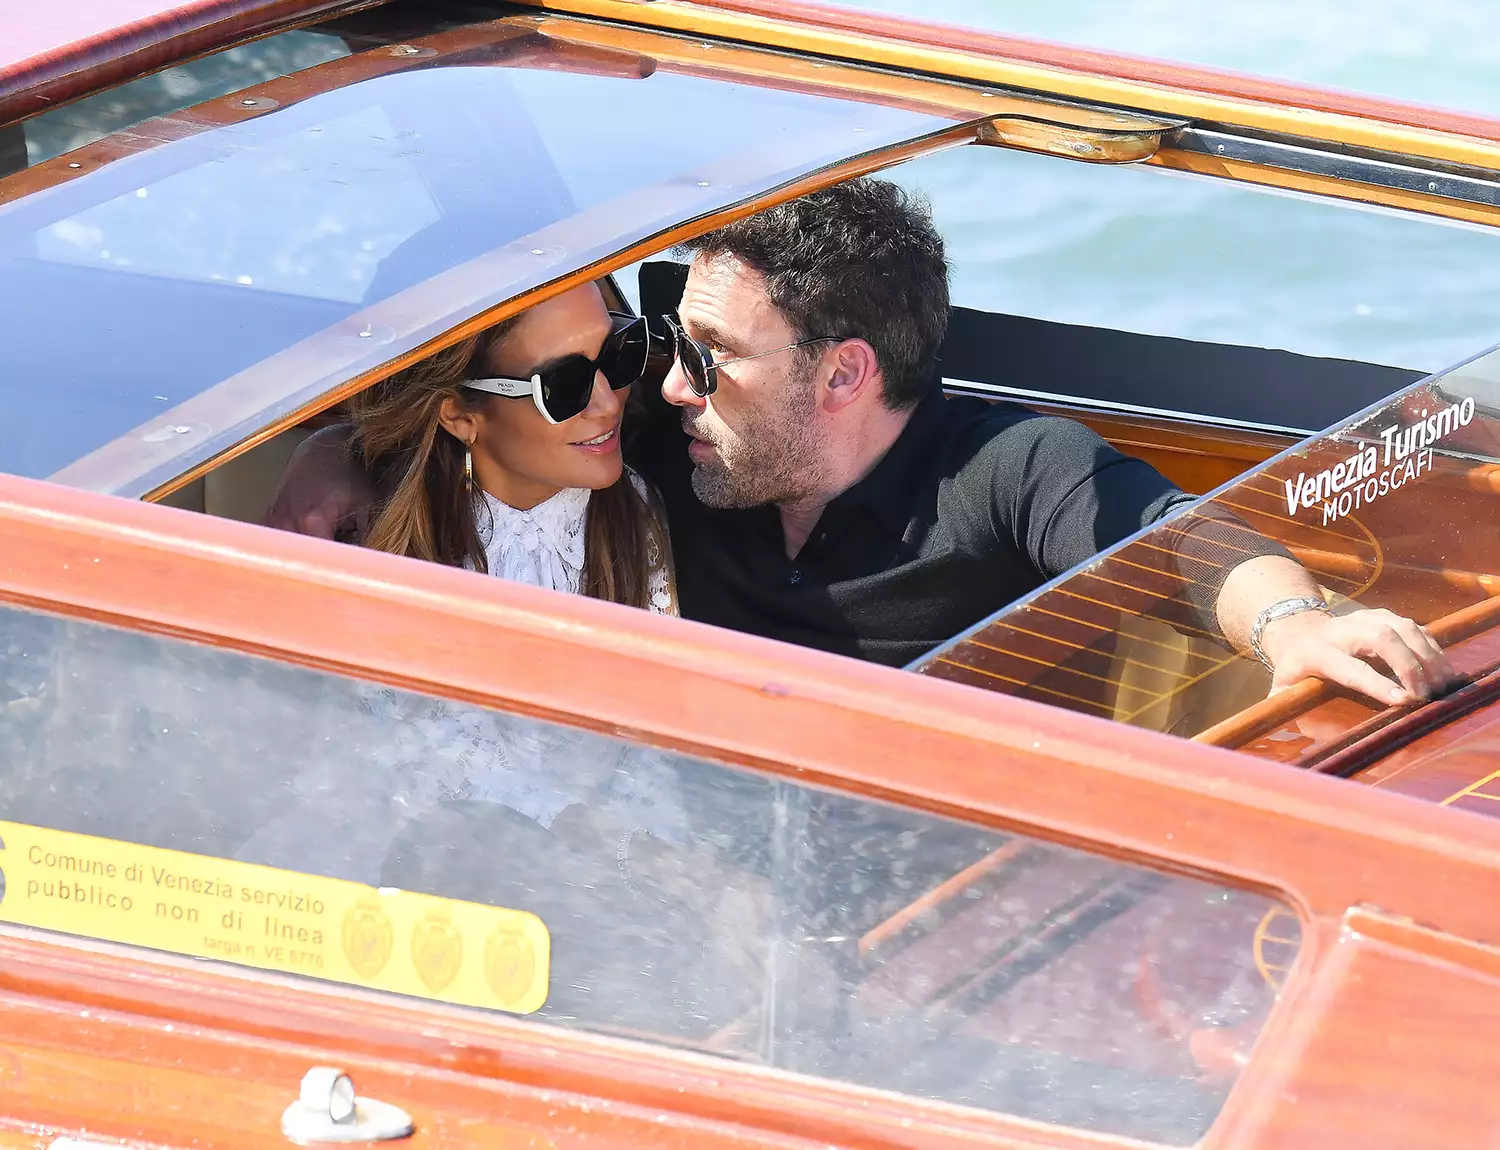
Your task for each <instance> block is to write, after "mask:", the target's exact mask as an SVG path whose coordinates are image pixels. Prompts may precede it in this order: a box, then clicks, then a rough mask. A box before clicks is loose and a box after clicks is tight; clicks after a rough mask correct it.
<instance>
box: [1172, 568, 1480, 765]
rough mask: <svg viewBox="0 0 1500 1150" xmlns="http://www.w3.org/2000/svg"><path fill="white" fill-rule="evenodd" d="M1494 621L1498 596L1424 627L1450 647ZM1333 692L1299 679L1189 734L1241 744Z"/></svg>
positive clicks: (1320, 683)
mask: <svg viewBox="0 0 1500 1150" xmlns="http://www.w3.org/2000/svg"><path fill="white" fill-rule="evenodd" d="M1497 623H1500V597H1495V598H1491V599H1485V600H1483V601H1481V602H1479V603H1473V604H1470V605H1469V606H1468V607H1462V608H1460V609H1459V610H1457V611H1454V612H1452V613H1450V614H1448V615H1444V616H1443V617H1442V618H1440V619H1434V620H1433V621H1432V622H1431V623H1428V624H1427V630H1428V632H1429V633H1430V634H1431V635H1432V637H1433V639H1434V640H1435V641H1436V642H1437V644H1438V645H1439V646H1441V647H1451V646H1453V645H1454V644H1455V643H1460V642H1462V641H1463V640H1465V639H1468V638H1471V637H1473V636H1474V635H1477V634H1479V632H1481V631H1487V630H1489V629H1490V628H1491V627H1493V626H1495V625H1496V624H1497ZM1333 693H1334V688H1333V687H1332V686H1330V685H1329V684H1328V683H1325V682H1324V681H1323V680H1322V679H1311V678H1310V679H1303V680H1302V681H1301V682H1299V683H1296V684H1294V685H1292V686H1290V687H1288V688H1287V689H1286V690H1284V691H1278V692H1276V694H1274V695H1272V696H1270V697H1269V698H1266V699H1262V700H1261V701H1260V702H1258V703H1253V704H1252V705H1250V706H1248V707H1246V708H1245V709H1244V710H1243V711H1240V712H1239V713H1238V714H1235V715H1231V716H1229V718H1227V719H1225V720H1223V721H1222V722H1219V723H1215V724H1214V725H1213V726H1211V727H1209V728H1208V729H1207V730H1204V731H1200V732H1199V733H1198V734H1196V735H1194V736H1193V742H1195V743H1208V744H1209V745H1211V746H1215V747H1229V748H1233V747H1241V746H1244V745H1245V744H1246V743H1248V742H1249V741H1250V740H1251V739H1255V738H1259V737H1260V736H1261V735H1263V734H1265V733H1266V732H1267V731H1271V730H1274V729H1275V728H1277V727H1279V726H1281V725H1282V724H1283V723H1285V722H1287V721H1289V720H1291V719H1292V718H1295V717H1296V716H1297V715H1299V714H1302V713H1303V712H1305V711H1308V710H1311V709H1312V708H1313V707H1315V706H1317V705H1318V704H1319V703H1321V702H1324V701H1325V700H1327V699H1329V698H1331V697H1332V695H1333Z"/></svg>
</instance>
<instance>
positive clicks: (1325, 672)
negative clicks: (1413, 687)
mask: <svg viewBox="0 0 1500 1150" xmlns="http://www.w3.org/2000/svg"><path fill="white" fill-rule="evenodd" d="M1412 662H1413V663H1415V662H1416V660H1415V659H1413V660H1412ZM1311 673H1312V674H1315V675H1317V676H1318V678H1320V679H1326V680H1327V681H1328V682H1330V683H1337V684H1338V685H1339V686H1340V687H1348V688H1349V690H1351V691H1357V692H1359V693H1360V694H1361V695H1364V696H1366V697H1367V698H1371V699H1376V700H1378V701H1380V702H1382V703H1387V704H1390V705H1391V706H1401V705H1402V704H1403V703H1410V702H1412V701H1413V700H1414V696H1413V695H1412V694H1411V693H1410V692H1409V691H1408V689H1407V688H1406V687H1403V686H1402V685H1400V684H1399V683H1393V682H1391V681H1390V680H1389V679H1387V678H1386V677H1385V676H1384V675H1382V674H1381V673H1380V672H1379V671H1377V670H1376V669H1375V668H1374V667H1372V666H1370V664H1368V663H1366V662H1365V661H1364V660H1363V659H1356V658H1355V657H1354V656H1353V655H1346V654H1344V652H1342V651H1339V650H1337V649H1334V648H1329V649H1328V650H1327V651H1325V652H1323V658H1322V659H1321V660H1320V661H1319V665H1318V666H1317V667H1315V668H1311Z"/></svg>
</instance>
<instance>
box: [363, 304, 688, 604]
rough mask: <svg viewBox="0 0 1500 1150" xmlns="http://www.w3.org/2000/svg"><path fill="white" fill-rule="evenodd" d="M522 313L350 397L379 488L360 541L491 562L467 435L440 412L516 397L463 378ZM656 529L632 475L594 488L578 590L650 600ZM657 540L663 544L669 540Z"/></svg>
mask: <svg viewBox="0 0 1500 1150" xmlns="http://www.w3.org/2000/svg"><path fill="white" fill-rule="evenodd" d="M517 319H519V317H517ZM516 322H517V320H516V319H512V320H507V321H506V322H505V323H502V324H500V325H498V326H497V327H493V328H490V329H489V330H488V331H484V332H480V333H479V334H478V335H474V336H470V337H469V338H468V339H465V340H462V341H460V342H459V343H456V344H454V345H453V346H452V347H450V348H446V349H445V350H443V351H440V352H437V353H436V354H434V355H431V356H428V357H427V358H426V359H424V360H421V361H420V362H418V363H415V364H413V365H412V366H411V367H408V368H406V369H404V370H403V371H398V372H397V373H396V374H395V375H393V376H391V377H390V378H388V379H385V380H382V381H381V382H380V383H377V384H375V385H374V386H373V387H371V388H368V389H367V390H365V391H363V392H361V393H360V394H359V395H357V396H355V397H354V399H353V400H352V401H351V402H350V409H351V414H352V415H353V418H354V426H355V432H354V436H353V439H352V440H351V444H350V446H351V450H353V451H355V452H356V453H357V454H358V456H359V457H360V459H361V460H362V461H363V463H364V465H365V467H366V469H367V470H368V471H369V473H370V475H371V477H372V479H373V480H374V483H375V490H376V491H377V492H379V493H380V496H381V501H380V504H379V505H378V506H377V507H376V509H375V511H374V513H373V514H372V516H371V523H370V528H369V531H368V532H367V533H366V535H365V538H364V539H362V540H361V541H360V542H362V543H363V544H364V545H365V546H366V547H373V548H375V549H376V550H379V551H391V552H394V553H395V554H397V555H408V556H411V557H412V558H414V559H426V560H428V561H429V562H433V563H443V564H446V565H447V566H450V567H462V566H464V565H465V564H466V563H467V564H468V565H470V566H472V567H473V568H474V569H475V570H476V571H481V572H484V571H488V567H489V565H488V563H487V562H486V560H485V555H484V545H483V544H482V543H481V542H480V538H479V531H478V528H477V527H476V526H475V523H474V501H473V497H472V496H471V495H470V493H469V490H468V487H467V485H466V484H465V482H464V445H463V444H462V443H460V442H459V441H458V440H457V439H455V438H454V437H453V436H452V435H451V434H449V433H448V432H447V431H446V430H445V429H444V428H443V426H442V424H441V423H440V422H439V421H438V412H439V410H440V409H441V407H442V404H443V401H444V400H445V399H454V400H457V402H459V403H461V404H463V405H464V406H465V407H466V408H469V409H471V410H474V409H478V408H482V407H483V406H484V405H485V404H487V403H490V402H494V403H507V402H510V401H509V400H506V399H503V398H501V397H499V396H487V395H482V394H478V393H475V392H472V391H470V390H468V389H466V388H464V387H463V386H461V385H462V382H463V381H464V380H466V379H473V378H475V375H476V374H480V375H482V374H484V372H482V371H477V369H478V368H480V367H481V366H482V363H483V361H484V360H486V359H488V358H489V353H490V352H491V351H492V349H493V347H494V345H495V342H496V341H497V340H500V339H503V338H504V337H505V333H506V332H507V331H508V330H509V329H510V328H511V327H513V326H514V324H515V323H516ZM657 530H658V528H657V526H656V523H655V521H654V519H653V517H652V515H651V513H650V511H649V509H648V508H647V506H646V503H645V501H644V500H643V499H642V498H641V497H640V496H639V495H638V494H637V493H636V491H635V488H634V487H633V486H632V485H631V483H630V480H629V479H628V478H627V477H626V476H624V475H621V477H620V479H619V481H618V482H616V483H615V484H614V485H612V486H610V487H606V488H603V489H602V490H599V491H595V492H594V493H593V494H592V495H591V496H590V497H589V510H588V525H587V528H586V532H585V535H584V559H583V578H582V586H581V587H580V590H581V591H582V592H583V593H584V594H585V595H591V596H593V597H594V598H596V599H607V600H609V601H610V602H612V603H624V604H626V605H628V606H631V607H645V606H647V600H648V597H649V591H648V579H647V564H648V555H649V554H650V547H651V543H652V538H653V534H654V533H655V532H656V531H657ZM656 543H657V545H658V547H664V546H665V543H666V541H665V540H663V539H657V540H656Z"/></svg>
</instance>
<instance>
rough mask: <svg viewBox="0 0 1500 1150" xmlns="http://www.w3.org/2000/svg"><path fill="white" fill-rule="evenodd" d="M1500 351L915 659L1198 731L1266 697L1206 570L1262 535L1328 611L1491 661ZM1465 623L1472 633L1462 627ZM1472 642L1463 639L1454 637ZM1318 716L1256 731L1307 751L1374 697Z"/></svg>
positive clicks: (1276, 752) (1219, 578)
mask: <svg viewBox="0 0 1500 1150" xmlns="http://www.w3.org/2000/svg"><path fill="white" fill-rule="evenodd" d="M1497 495H1500V351H1491V352H1488V353H1486V354H1484V355H1482V356H1479V357H1477V358H1475V359H1473V360H1470V361H1469V362H1467V363H1463V364H1460V365H1459V366H1457V367H1455V368H1452V369H1450V370H1448V371H1445V372H1440V373H1438V374H1436V375H1433V376H1430V377H1428V378H1427V379H1424V380H1422V381H1420V382H1418V383H1416V384H1413V385H1412V386H1411V387H1410V388H1408V389H1406V390H1404V391H1402V392H1400V393H1399V394H1397V395H1395V396H1393V397H1391V398H1390V399H1389V400H1387V401H1385V402H1383V403H1381V404H1379V405H1378V406H1376V407H1373V408H1371V409H1369V410H1367V411H1364V412H1361V413H1359V414H1358V415H1356V416H1354V417H1353V418H1352V419H1350V420H1348V421H1347V422H1345V423H1343V424H1342V425H1340V426H1339V427H1336V428H1334V429H1333V430H1331V431H1329V432H1327V433H1325V434H1323V435H1321V436H1317V437H1315V438H1313V439H1311V440H1308V441H1307V442H1306V443H1303V444H1300V445H1299V446H1297V447H1296V448H1293V449H1292V450H1290V451H1287V452H1285V453H1283V454H1282V455H1279V456H1277V457H1276V458H1275V459H1272V460H1270V461H1269V462H1268V463H1266V464H1264V465H1263V466H1261V467H1259V468H1256V469H1255V470H1253V471H1251V472H1249V473H1248V474H1246V475H1245V476H1244V477H1243V478H1241V479H1238V480H1236V481H1235V482H1234V483H1232V484H1230V485H1228V486H1227V487H1225V488H1222V489H1220V490H1219V491H1218V492H1215V493H1213V494H1212V495H1210V496H1208V497H1206V498H1205V499H1203V500H1201V501H1200V502H1198V503H1197V504H1193V505H1191V506H1189V507H1188V508H1187V509H1185V510H1184V511H1182V512H1181V513H1179V514H1177V515H1176V516H1173V517H1171V518H1169V519H1167V520H1164V521H1163V522H1161V523H1160V524H1158V525H1156V526H1154V527H1151V528H1148V529H1147V530H1146V531H1144V532H1142V533H1141V534H1139V535H1137V536H1135V537H1134V538H1132V539H1130V540H1127V541H1125V542H1124V543H1122V544H1120V545H1119V546H1117V547H1114V548H1111V549H1110V550H1109V551H1106V552H1105V553H1103V554H1102V555H1101V556H1100V557H1099V558H1097V559H1095V560H1093V561H1091V562H1089V563H1087V564H1084V565H1083V566H1080V567H1077V568H1075V569H1074V570H1073V571H1071V572H1069V573H1067V574H1065V575H1063V576H1061V577H1060V578H1058V579H1056V580H1054V581H1053V582H1051V583H1049V584H1047V585H1046V586H1045V587H1043V588H1041V589H1040V590H1038V591H1037V592H1036V593H1034V594H1032V595H1030V596H1028V597H1027V598H1025V599H1022V600H1020V601H1018V602H1017V603H1015V604H1012V605H1011V606H1010V607H1007V608H1006V609H1004V610H1002V611H1000V612H999V613H997V614H996V615H995V616H993V617H991V618H990V619H987V620H985V621H984V622H982V623H980V624H979V625H978V626H976V627H975V628H973V629H972V630H971V631H969V632H967V633H966V634H964V635H962V636H959V637H958V638H957V639H955V640H954V641H953V642H951V643H949V644H947V645H945V646H943V647H941V648H939V649H938V650H936V651H935V652H933V653H932V654H931V655H929V656H926V657H924V658H923V659H922V660H919V661H918V662H917V663H916V664H914V668H915V669H917V670H920V671H922V672H924V673H926V674H930V675H937V676H940V677H942V678H948V679H955V680H958V681H960V682H965V683H970V684H973V685H975V686H979V687H983V688H985V689H987V690H993V691H1000V692H1003V693H1006V694H1013V695H1020V696H1022V697H1025V698H1030V699H1036V700H1038V701H1041V702H1045V703H1049V704H1052V705H1054V706H1060V707H1066V708H1069V709H1072V710H1076V711H1080V712H1083V713H1085V714H1091V715H1097V716H1100V717H1103V718H1109V719H1114V720H1116V721H1119V722H1125V723H1130V724H1133V725H1136V726H1143V727H1149V728H1151V729H1154V730H1159V731H1167V732H1170V733H1173V734H1177V735H1183V736H1188V737H1191V736H1198V735H1203V734H1205V733H1206V732H1209V731H1211V729H1213V728H1215V726H1216V724H1220V723H1223V722H1225V721H1227V720H1230V719H1231V718H1232V717H1233V716H1235V715H1236V714H1238V713H1240V712H1241V711H1243V710H1244V709H1245V708H1246V707H1248V706H1250V705H1251V704H1252V703H1255V702H1257V701H1259V700H1261V699H1264V698H1265V697H1266V695H1267V692H1268V690H1269V687H1270V675H1269V673H1268V672H1267V671H1266V670H1265V669H1264V668H1263V667H1261V665H1260V664H1259V663H1258V662H1257V661H1256V660H1255V659H1254V658H1253V657H1251V656H1249V655H1247V654H1243V653H1238V652H1236V651H1234V650H1232V649H1231V648H1230V647H1229V646H1228V645H1227V644H1226V643H1225V641H1224V640H1223V638H1222V635H1221V634H1220V631H1219V626H1218V622H1217V618H1216V615H1215V604H1216V595H1217V588H1218V587H1219V586H1220V585H1221V584H1222V582H1223V580H1224V578H1225V577H1226V575H1227V573H1228V572H1230V571H1232V570H1233V569H1234V568H1235V567H1236V566H1237V565H1238V564H1239V563H1240V562H1243V561H1244V560H1245V559H1246V558H1247V557H1248V556H1251V555H1254V554H1262V553H1265V550H1266V547H1265V543H1266V541H1268V540H1269V541H1270V542H1271V543H1272V544H1274V545H1276V546H1278V547H1280V548H1284V549H1285V551H1286V552H1287V553H1288V554H1290V555H1291V556H1292V557H1293V558H1295V559H1297V560H1298V561H1300V562H1301V563H1302V564H1303V566H1305V567H1306V568H1307V569H1308V570H1309V571H1310V572H1311V573H1312V574H1313V575H1314V576H1315V577H1316V578H1317V580H1318V582H1319V585H1320V587H1321V589H1322V592H1323V596H1324V598H1325V600H1326V601H1327V603H1328V604H1329V605H1330V607H1331V608H1332V609H1333V610H1334V611H1335V612H1344V611H1352V610H1358V609H1360V608H1371V607H1380V608H1386V609H1389V610H1391V611H1393V612H1396V613H1397V614H1399V615H1403V616H1406V617H1408V618H1412V619H1415V620H1416V621H1417V622H1419V623H1421V624H1424V625H1426V626H1428V627H1429V629H1430V630H1432V631H1433V633H1434V635H1435V636H1437V637H1438V638H1439V639H1440V640H1441V641H1444V642H1446V643H1449V644H1450V648H1451V649H1450V656H1451V657H1452V658H1453V662H1454V665H1455V669H1456V670H1458V671H1459V672H1460V673H1461V674H1462V675H1465V676H1467V677H1469V678H1473V677H1475V676H1477V675H1480V674H1483V673H1486V672H1488V671H1490V670H1493V669H1494V668H1495V666H1496V665H1497V664H1496V661H1495V650H1494V644H1493V642H1492V641H1486V642H1479V641H1478V631H1479V630H1483V629H1487V628H1488V627H1489V626H1490V625H1491V624H1492V623H1493V622H1494V621H1495V619H1494V618H1492V615H1491V613H1487V611H1486V609H1485V607H1484V605H1485V604H1488V603H1489V602H1490V600H1491V597H1492V596H1493V595H1494V594H1495V592H1496V591H1497V590H1500V547H1497V545H1496V540H1495V538H1494V528H1493V526H1492V524H1493V523H1494V520H1495V500H1496V498H1497ZM1469 640H1474V642H1473V643H1469V642H1468V641H1469ZM1466 643H1467V645H1465V644H1466ZM1334 712H1335V713H1333V714H1330V715H1328V716H1325V717H1326V718H1327V722H1326V723H1324V724H1322V725H1321V726H1319V727H1318V729H1317V730H1316V731H1314V730H1311V729H1309V730H1296V729H1289V730H1286V731H1280V732H1276V733H1274V734H1273V735H1272V736H1270V737H1271V739H1272V740H1273V742H1277V743H1278V745H1277V746H1267V747H1263V748H1257V749H1258V750H1262V751H1264V752H1265V753H1266V754H1268V755H1269V756H1270V757H1278V758H1289V759H1290V758H1300V759H1302V760H1303V761H1308V760H1307V759H1306V752H1309V751H1311V752H1314V753H1319V751H1318V748H1319V747H1322V749H1323V750H1327V749H1328V748H1329V747H1331V746H1334V745H1337V744H1338V743H1339V741H1340V740H1341V739H1343V738H1344V737H1345V735H1346V734H1347V733H1348V732H1349V731H1351V730H1353V729H1354V728H1355V727H1356V726H1358V724H1359V723H1361V722H1363V721H1365V720H1367V719H1369V718H1371V716H1372V715H1373V714H1374V713H1375V712H1374V711H1373V710H1372V709H1371V708H1369V707H1365V706H1362V705H1361V704H1359V703H1357V702H1355V701H1354V700H1352V699H1342V700H1338V701H1337V705H1336V706H1335V707H1334Z"/></svg>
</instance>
